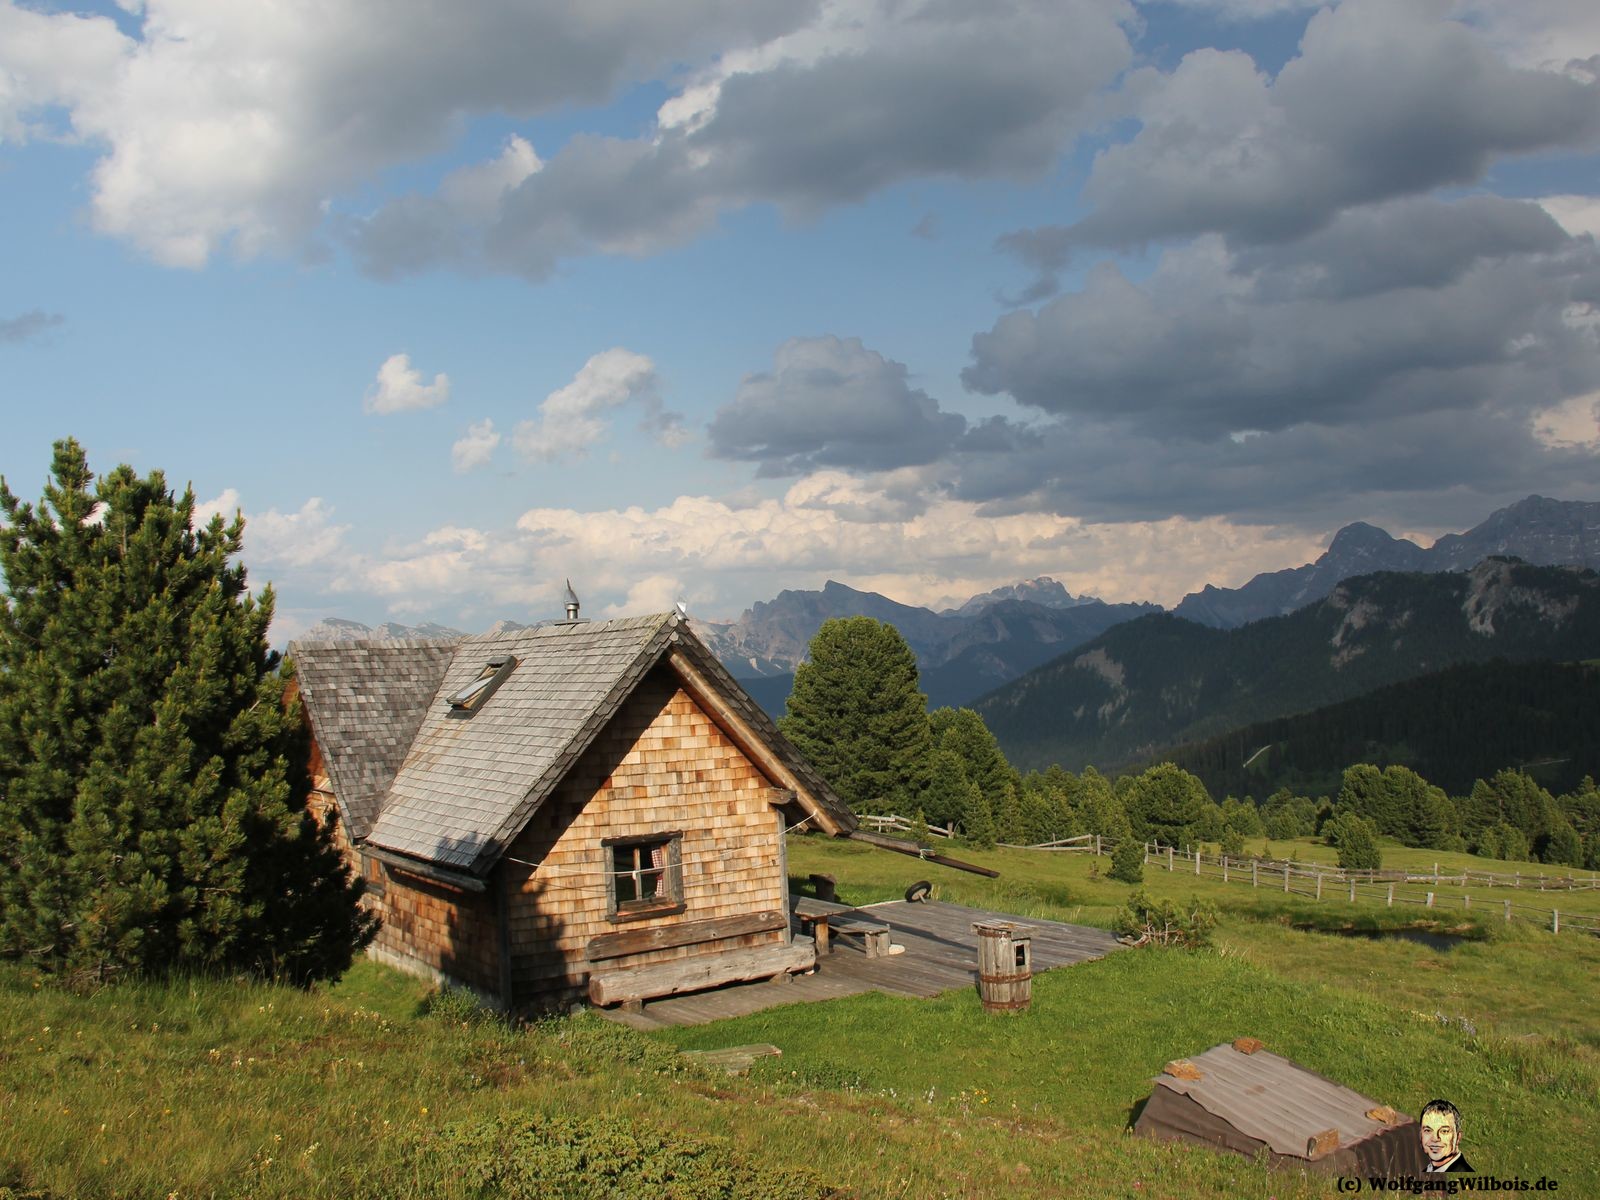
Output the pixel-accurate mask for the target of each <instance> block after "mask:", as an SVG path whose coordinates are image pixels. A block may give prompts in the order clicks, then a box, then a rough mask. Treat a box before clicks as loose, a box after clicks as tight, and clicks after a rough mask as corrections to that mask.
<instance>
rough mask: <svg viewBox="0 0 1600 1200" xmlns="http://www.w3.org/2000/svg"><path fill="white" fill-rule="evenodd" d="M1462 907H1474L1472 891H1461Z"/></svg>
mask: <svg viewBox="0 0 1600 1200" xmlns="http://www.w3.org/2000/svg"><path fill="white" fill-rule="evenodd" d="M1461 907H1462V908H1471V907H1472V893H1471V892H1462V893H1461Z"/></svg>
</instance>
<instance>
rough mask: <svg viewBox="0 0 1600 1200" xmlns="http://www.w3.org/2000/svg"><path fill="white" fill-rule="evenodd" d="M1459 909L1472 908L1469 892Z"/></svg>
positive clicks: (1463, 894) (1463, 893) (1463, 897)
mask: <svg viewBox="0 0 1600 1200" xmlns="http://www.w3.org/2000/svg"><path fill="white" fill-rule="evenodd" d="M1461 907H1462V908H1471V907H1472V893H1471V892H1462V893H1461ZM1440 1119H1441V1120H1442V1119H1443V1118H1440Z"/></svg>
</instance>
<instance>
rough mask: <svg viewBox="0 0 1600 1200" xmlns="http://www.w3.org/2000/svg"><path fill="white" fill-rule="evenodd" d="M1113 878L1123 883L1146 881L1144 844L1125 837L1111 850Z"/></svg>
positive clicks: (1111, 873)
mask: <svg viewBox="0 0 1600 1200" xmlns="http://www.w3.org/2000/svg"><path fill="white" fill-rule="evenodd" d="M1110 875H1111V878H1113V879H1120V880H1122V882H1123V883H1143V882H1144V845H1143V844H1142V843H1140V842H1136V841H1134V840H1133V839H1132V838H1123V839H1122V841H1120V842H1118V843H1117V848H1116V849H1115V850H1113V851H1112V852H1111V871H1110Z"/></svg>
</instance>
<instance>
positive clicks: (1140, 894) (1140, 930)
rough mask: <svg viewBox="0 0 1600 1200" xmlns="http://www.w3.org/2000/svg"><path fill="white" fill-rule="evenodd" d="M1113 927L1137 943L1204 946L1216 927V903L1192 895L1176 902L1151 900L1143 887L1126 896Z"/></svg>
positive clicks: (1142, 944) (1140, 944) (1139, 944)
mask: <svg viewBox="0 0 1600 1200" xmlns="http://www.w3.org/2000/svg"><path fill="white" fill-rule="evenodd" d="M1112 921H1113V924H1112V927H1113V928H1114V929H1115V930H1116V931H1117V932H1118V933H1119V934H1121V935H1123V936H1124V937H1131V938H1133V939H1134V943H1133V944H1134V945H1136V946H1188V947H1196V946H1204V945H1206V944H1207V943H1208V942H1210V940H1211V931H1212V930H1213V929H1215V928H1216V927H1217V906H1216V905H1215V904H1213V903H1211V902H1210V901H1209V900H1201V899H1199V898H1198V897H1194V896H1191V897H1190V898H1189V902H1188V903H1187V904H1184V905H1179V904H1177V903H1176V902H1174V901H1172V900H1159V901H1158V900H1152V899H1151V898H1150V895H1149V893H1147V892H1145V891H1144V890H1142V889H1141V890H1140V891H1137V892H1135V893H1134V894H1133V895H1132V896H1130V897H1128V907H1127V908H1124V909H1122V910H1121V911H1120V912H1118V913H1117V915H1116V916H1115V917H1114V918H1113V919H1112Z"/></svg>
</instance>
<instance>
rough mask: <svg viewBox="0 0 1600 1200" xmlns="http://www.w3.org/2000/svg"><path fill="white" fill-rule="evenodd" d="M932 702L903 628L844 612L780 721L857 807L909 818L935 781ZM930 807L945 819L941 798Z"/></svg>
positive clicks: (801, 672)
mask: <svg viewBox="0 0 1600 1200" xmlns="http://www.w3.org/2000/svg"><path fill="white" fill-rule="evenodd" d="M927 705H928V701H927V697H926V696H924V695H923V694H922V692H921V691H920V690H919V689H918V678H917V660H916V656H915V655H914V654H912V652H911V647H910V646H908V645H906V640H905V638H903V637H901V636H900V631H899V630H897V629H896V628H895V627H894V626H893V625H889V624H887V623H885V622H881V621H875V620H873V619H872V618H871V617H836V618H834V619H832V620H828V621H824V622H823V623H822V628H820V629H819V630H817V635H816V636H815V637H814V638H812V639H811V645H810V647H809V650H808V653H807V658H806V661H805V662H803V663H801V664H800V667H799V669H798V670H796V671H795V675H794V688H793V690H791V691H790V693H789V702H788V709H787V712H786V714H785V715H784V717H783V719H782V720H780V721H779V722H778V726H779V728H781V729H782V730H783V732H784V734H785V735H786V736H787V737H788V738H789V740H790V741H792V742H793V743H794V744H795V745H796V746H797V747H798V748H799V750H800V752H801V753H802V754H804V755H805V756H806V757H807V758H808V759H810V760H811V763H812V765H813V766H815V767H816V768H817V770H818V771H819V772H820V773H821V775H822V777H823V778H824V779H826V780H827V781H828V783H829V784H831V785H832V786H833V789H834V790H835V791H836V792H838V793H839V795H840V797H841V798H842V799H843V800H844V801H845V803H847V804H848V805H850V807H851V808H852V809H854V810H855V811H856V812H858V813H891V812H892V813H899V814H901V815H904V814H906V813H909V812H914V811H915V810H916V808H917V807H918V805H921V804H923V793H924V792H925V791H926V790H927V786H928V780H929V771H930V769H931V758H932V751H933V735H932V732H931V730H930V727H929V725H928V708H927ZM926 808H927V811H928V813H929V815H930V816H932V817H933V819H934V820H940V819H944V818H943V815H942V814H941V813H939V811H938V809H939V805H938V804H937V803H929V804H927V805H926Z"/></svg>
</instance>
